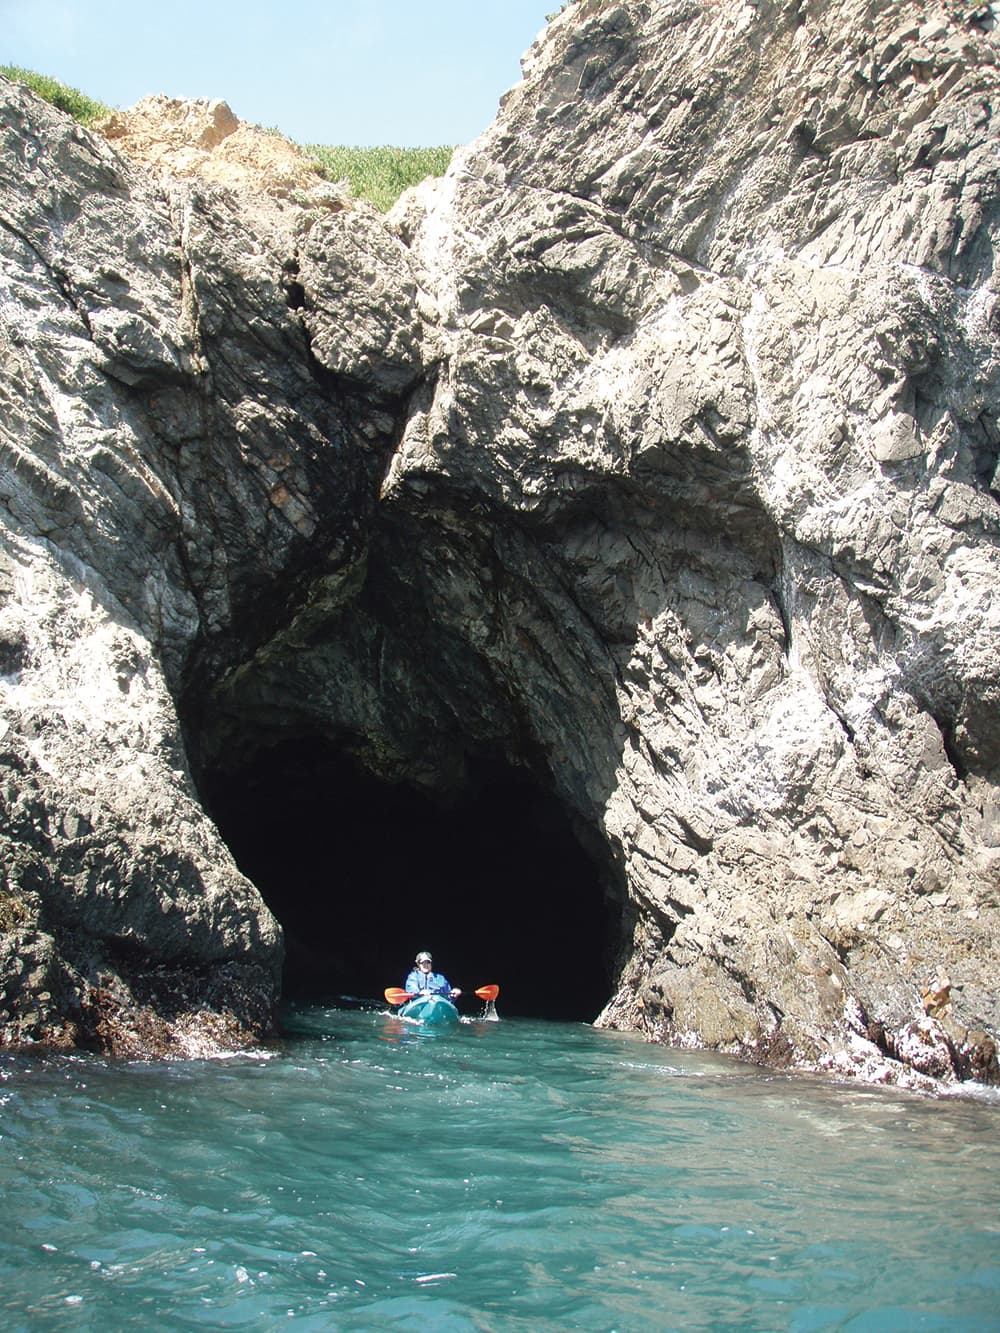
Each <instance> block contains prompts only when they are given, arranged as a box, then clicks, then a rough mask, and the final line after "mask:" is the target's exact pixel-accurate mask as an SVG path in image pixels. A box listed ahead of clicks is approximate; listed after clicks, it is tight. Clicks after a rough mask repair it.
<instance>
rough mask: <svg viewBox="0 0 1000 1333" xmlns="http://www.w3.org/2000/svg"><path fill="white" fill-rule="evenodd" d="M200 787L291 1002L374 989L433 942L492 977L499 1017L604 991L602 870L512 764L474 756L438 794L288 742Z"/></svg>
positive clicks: (607, 956) (453, 970)
mask: <svg viewBox="0 0 1000 1333" xmlns="http://www.w3.org/2000/svg"><path fill="white" fill-rule="evenodd" d="M202 790H203V794H204V797H205V800H206V805H207V807H208V810H209V812H210V814H211V815H212V817H213V818H214V819H215V820H216V823H217V824H218V827H219V830H220V832H221V833H222V836H223V838H224V839H225V840H226V842H227V844H228V845H229V847H230V848H231V850H232V852H233V855H234V856H235V858H236V861H237V863H238V864H239V866H240V868H241V870H243V871H244V873H245V874H246V875H248V876H249V878H250V879H252V880H253V882H254V883H255V884H256V885H257V887H258V888H259V890H260V892H261V894H262V895H263V897H264V899H265V901H266V902H267V904H268V906H269V907H270V908H271V911H272V912H273V913H274V915H275V916H276V917H277V918H278V920H279V921H280V922H281V924H282V926H283V927H284V930H285V939H286V961H285V974H284V991H285V994H286V995H287V996H288V997H289V998H293V999H303V1000H312V1001H317V1002H325V1003H333V1002H336V1001H337V1000H338V999H342V998H343V997H348V996H350V997H356V998H358V999H377V998H380V997H381V994H382V990H383V988H384V987H385V986H394V985H401V984H402V981H403V978H404V977H405V974H406V972H407V970H408V969H409V967H410V965H411V962H412V959H413V956H414V954H415V953H416V951H417V950H418V949H430V950H431V951H432V952H433V954H434V961H435V966H436V967H437V968H438V969H439V970H440V971H442V972H444V973H445V975H446V976H447V977H448V978H449V980H450V981H451V983H452V985H454V986H461V987H462V989H463V990H465V991H466V992H471V991H472V990H473V989H475V987H477V986H480V985H483V984H485V983H488V982H498V983H499V984H500V986H501V990H502V994H501V999H500V1004H499V1008H500V1011H501V1012H502V1013H505V1014H509V1015H522V1016H529V1015H530V1016H535V1017H544V1018H554V1019H561V1020H569V1021H576V1020H579V1021H587V1022H589V1021H590V1020H592V1019H593V1018H595V1017H596V1015H597V1014H598V1012H599V1011H600V1009H601V1008H602V1007H603V1005H604V1004H605V1003H606V1001H607V1000H608V998H609V995H610V986H611V979H610V964H611V954H612V952H613V949H614V946H615V945H616V944H617V939H618V931H619V922H618V919H617V916H618V913H617V912H616V911H615V910H614V909H613V908H612V907H611V906H610V905H609V903H608V902H607V899H606V895H605V891H604V888H603V885H602V877H601V873H600V867H599V866H598V865H597V864H596V863H595V860H594V859H593V858H592V857H591V856H589V855H588V854H587V853H586V852H585V851H584V849H583V847H582V846H581V844H580V842H579V840H578V838H577V835H576V833H575V832H574V829H573V827H572V825H571V824H570V821H569V819H568V817H567V815H566V813H565V811H564V810H563V808H562V806H561V805H560V804H559V802H558V801H557V800H556V799H555V798H554V797H553V796H552V795H551V794H550V793H548V792H546V791H545V790H544V789H542V788H540V787H539V786H538V785H537V784H536V783H534V782H532V781H530V780H527V779H525V778H524V777H523V776H521V775H520V774H519V773H518V772H515V771H514V770H512V769H510V768H508V767H506V766H505V765H498V764H496V763H473V764H471V765H470V780H469V782H468V784H467V786H466V788H465V789H463V791H462V793H461V794H460V796H459V797H457V798H456V797H455V796H454V795H453V794H450V795H449V796H448V797H447V798H444V797H442V798H440V799H438V798H436V797H435V795H434V794H428V793H425V792H422V791H418V790H415V789H413V788H410V787H407V786H403V785H390V784H387V783H385V782H381V781H379V780H377V779H376V778H374V777H372V776H371V775H370V774H369V773H367V772H365V771H364V770H363V769H361V768H360V767H359V766H358V765H357V764H356V763H355V762H354V761H353V760H352V759H351V758H350V757H349V756H345V755H344V754H342V753H340V752H338V751H337V750H336V749H335V748H334V747H332V746H331V745H329V744H327V743H324V742H322V741H319V740H288V741H284V742H281V743H280V744H277V745H275V746H274V747H272V748H269V749H267V750H264V751H261V752H259V753H258V754H257V755H256V756H255V757H254V758H253V759H252V760H250V761H249V762H247V763H246V764H245V765H244V766H243V767H241V768H239V769H238V770H236V771H231V770H230V771H226V772H225V773H224V774H223V773H221V772H215V773H206V774H204V775H203V778H202ZM466 1011H467V1012H468V1008H467V1009H466Z"/></svg>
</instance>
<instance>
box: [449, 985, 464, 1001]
mask: <svg viewBox="0 0 1000 1333" xmlns="http://www.w3.org/2000/svg"><path fill="white" fill-rule="evenodd" d="M461 994H462V992H461V991H460V990H459V989H458V987H457V986H453V987H452V990H451V998H452V999H453V1000H457V999H458V997H459V996H460V995H461Z"/></svg>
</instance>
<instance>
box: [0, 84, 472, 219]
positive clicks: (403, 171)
mask: <svg viewBox="0 0 1000 1333" xmlns="http://www.w3.org/2000/svg"><path fill="white" fill-rule="evenodd" d="M0 74H3V75H4V76H5V77H6V78H8V79H12V80H14V82H16V83H23V84H24V85H25V86H26V87H28V88H30V89H31V91H32V92H33V93H36V94H37V95H38V96H39V97H42V98H44V99H45V101H46V102H51V103H52V105H53V106H56V107H58V108H59V110H60V111H65V112H67V113H68V114H69V115H71V116H73V117H74V119H76V120H78V121H79V122H80V124H81V125H87V126H89V125H93V123H94V122H95V121H97V120H100V119H101V118H102V117H103V116H108V115H110V114H111V111H112V108H111V107H109V106H105V105H104V103H103V102H97V101H95V100H94V99H93V98H92V97H88V96H87V95H86V93H82V92H80V91H79V89H77V88H70V87H68V86H67V85H66V84H64V83H59V82H58V81H57V80H56V79H50V78H49V77H48V76H47V75H45V74H36V73H35V71H34V70H30V69H21V68H20V66H18V65H0ZM299 147H300V148H301V149H302V151H303V152H304V153H306V154H307V156H309V157H311V158H312V159H313V160H314V161H316V162H318V163H319V165H320V168H321V172H322V175H324V176H325V177H326V178H327V179H328V180H331V181H340V180H346V181H347V182H348V183H349V184H350V187H351V192H352V193H353V194H354V196H355V198H357V199H366V200H367V201H368V202H369V203H371V204H374V205H375V207H376V208H378V209H381V210H382V212H385V211H386V210H387V209H389V208H391V207H392V205H393V204H394V203H395V202H396V200H397V199H398V198H399V196H400V195H401V194H402V193H403V191H404V190H406V189H408V188H409V187H410V186H411V185H416V184H417V183H418V181H422V180H423V179H424V178H425V177H427V176H442V175H443V174H444V172H445V170H446V169H447V167H448V163H449V162H450V161H451V155H452V152H453V151H454V150H453V149H452V148H450V147H439V148H393V147H391V146H389V145H383V146H381V147H376V148H350V147H345V146H341V145H326V144H300V145H299Z"/></svg>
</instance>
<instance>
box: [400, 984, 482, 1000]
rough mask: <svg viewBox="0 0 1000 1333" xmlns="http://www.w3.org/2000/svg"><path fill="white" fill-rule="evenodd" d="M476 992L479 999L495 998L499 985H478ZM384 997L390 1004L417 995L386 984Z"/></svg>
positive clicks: (413, 997)
mask: <svg viewBox="0 0 1000 1333" xmlns="http://www.w3.org/2000/svg"><path fill="white" fill-rule="evenodd" d="M476 994H477V995H478V996H479V998H480V999H481V1000H495V999H496V998H497V996H498V995H499V994H500V987H499V986H480V987H479V989H478V990H477V991H476ZM385 998H386V999H387V1000H388V1001H389V1003H390V1004H405V1003H406V1001H407V1000H415V999H416V998H417V997H416V996H415V995H413V994H411V993H410V992H409V991H405V990H401V989H400V987H399V986H387V987H386V988H385Z"/></svg>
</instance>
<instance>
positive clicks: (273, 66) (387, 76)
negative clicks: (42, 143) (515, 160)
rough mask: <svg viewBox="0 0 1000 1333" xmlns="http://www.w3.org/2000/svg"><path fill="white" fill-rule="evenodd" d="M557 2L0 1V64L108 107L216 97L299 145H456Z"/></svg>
mask: <svg viewBox="0 0 1000 1333" xmlns="http://www.w3.org/2000/svg"><path fill="white" fill-rule="evenodd" d="M558 8H559V0H277V3H269V2H267V0H214V2H213V0H156V2H155V3H149V2H148V0H0V64H8V65H22V66H25V67H26V68H28V69H34V70H37V71H38V72H40V73H42V74H49V75H51V76H52V77H54V78H57V79H59V80H61V81H62V82H63V83H69V84H72V85H73V86H74V87H76V88H80V89H81V90H82V91H83V92H85V93H88V94H89V95H90V96H91V97H95V98H97V99H98V100H99V101H102V102H107V103H109V104H110V105H111V106H118V107H128V106H132V105H133V104H134V103H135V102H137V101H138V100H139V99H140V98H141V97H145V96H147V95H148V94H150V93H166V94H168V96H171V97H223V98H225V100H226V101H227V102H228V103H229V105H230V106H231V107H232V109H233V111H234V112H235V113H236V115H237V116H239V117H240V118H241V119H242V120H249V121H253V122H255V123H257V124H260V125H267V126H271V125H276V126H277V127H278V129H280V130H282V131H283V132H284V133H285V134H287V135H289V136H290V137H291V138H293V139H296V140H298V141H299V142H304V143H344V144H376V143H392V144H400V145H403V146H409V147H412V146H416V145H431V144H460V143H468V142H469V141H470V140H471V139H474V138H475V137H476V135H477V134H479V133H481V131H482V130H484V129H485V128H486V127H487V125H489V124H490V122H491V121H492V120H493V117H494V116H495V114H496V110H497V103H498V101H499V98H500V95H501V93H503V92H504V91H505V90H506V89H507V88H509V87H511V85H512V84H514V83H516V82H517V81H518V79H519V78H520V66H519V64H518V61H519V59H520V57H521V55H522V53H523V52H524V51H526V50H527V48H528V47H529V46H530V45H531V43H532V41H533V40H534V38H535V36H536V35H537V33H538V32H539V31H540V30H541V29H542V28H543V27H544V25H545V15H546V13H551V12H553V11H554V10H557V9H558Z"/></svg>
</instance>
